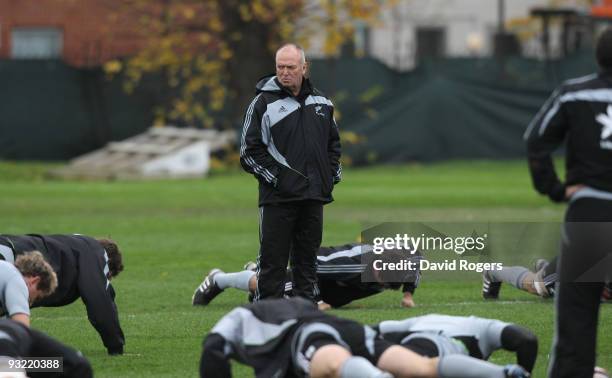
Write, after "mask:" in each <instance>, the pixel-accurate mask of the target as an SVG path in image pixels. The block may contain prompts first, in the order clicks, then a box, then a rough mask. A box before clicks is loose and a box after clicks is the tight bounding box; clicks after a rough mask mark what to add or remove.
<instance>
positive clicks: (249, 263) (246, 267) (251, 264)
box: [242, 261, 257, 272]
mask: <svg viewBox="0 0 612 378" xmlns="http://www.w3.org/2000/svg"><path fill="white" fill-rule="evenodd" d="M242 270H250V271H251V272H254V271H256V270H257V264H255V263H254V262H252V261H247V263H246V264H244V266H243V267H242Z"/></svg>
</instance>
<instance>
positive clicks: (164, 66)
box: [105, 0, 394, 127]
mask: <svg viewBox="0 0 612 378" xmlns="http://www.w3.org/2000/svg"><path fill="white" fill-rule="evenodd" d="M393 4H394V1H393V0H390V1H387V2H385V1H382V0H207V1H204V0H199V1H196V0H156V1H152V0H122V1H121V6H120V7H118V8H117V12H118V13H122V14H124V15H125V14H130V15H137V16H134V17H133V18H134V22H135V23H136V25H137V29H138V31H139V33H140V34H141V35H142V38H144V39H145V41H146V43H145V45H144V47H143V48H142V49H141V50H140V51H139V52H138V53H137V54H136V55H134V56H131V57H129V58H128V59H127V60H125V61H123V62H121V61H117V60H115V61H110V62H107V63H106V65H105V70H106V72H107V73H109V74H115V73H118V72H122V73H123V74H124V77H125V81H124V86H125V88H126V90H128V91H130V90H133V89H134V88H135V87H136V86H137V85H139V84H140V83H141V81H142V79H143V77H144V76H146V75H149V74H157V75H161V76H160V77H162V80H163V85H162V92H163V93H162V96H161V99H162V100H161V101H160V102H161V103H160V104H159V106H158V107H157V108H156V109H155V118H156V123H159V124H163V123H166V122H179V123H180V122H182V123H187V124H191V125H194V124H195V125H204V126H207V127H210V126H215V127H219V126H221V127H231V126H233V125H235V124H236V123H237V122H239V117H240V116H241V114H242V112H243V111H244V107H245V105H246V103H247V101H248V99H249V98H250V97H252V95H253V91H254V84H255V82H256V81H257V79H258V78H259V77H261V76H263V75H265V74H268V73H270V72H273V70H274V51H275V50H276V48H278V46H279V45H280V44H281V43H282V42H285V41H297V42H298V43H301V44H302V45H304V46H305V47H306V48H307V47H308V43H309V42H310V41H311V40H312V38H313V35H315V34H318V35H320V36H322V38H323V42H324V43H323V44H322V46H323V53H324V54H326V55H328V56H333V55H335V54H338V52H339V49H340V47H341V46H342V45H343V44H344V43H345V42H347V41H349V40H351V39H352V38H353V34H354V29H353V28H354V23H355V21H360V22H366V23H372V22H375V21H376V20H377V18H378V16H379V14H380V12H381V11H382V9H383V8H384V7H385V6H390V5H393ZM219 114H224V115H225V116H224V117H223V119H224V120H226V121H225V125H213V124H214V120H215V118H216V119H219V118H220V117H218V115H219ZM215 115H217V117H214V116H215Z"/></svg>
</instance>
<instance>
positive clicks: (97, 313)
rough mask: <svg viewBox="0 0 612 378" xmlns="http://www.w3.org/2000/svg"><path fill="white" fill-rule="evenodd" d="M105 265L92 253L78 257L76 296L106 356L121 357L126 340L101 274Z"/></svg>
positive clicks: (113, 292) (107, 285) (112, 294)
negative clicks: (103, 347) (83, 307)
mask: <svg viewBox="0 0 612 378" xmlns="http://www.w3.org/2000/svg"><path fill="white" fill-rule="evenodd" d="M104 264H105V262H104V261H102V260H101V259H100V258H99V257H98V256H96V255H95V254H93V253H81V254H80V255H79V278H78V281H77V284H78V288H79V294H80V295H81V299H82V300H83V303H85V307H86V308H87V317H88V318H89V321H90V322H91V325H93V326H94V328H95V329H96V331H98V333H99V334H100V337H101V338H102V341H103V343H104V346H105V347H106V349H107V351H108V354H111V355H115V354H123V345H124V344H125V337H124V335H123V331H122V330H121V326H120V325H119V315H118V312H117V305H116V304H115V291H114V289H113V287H112V286H111V284H110V282H109V281H108V279H107V278H106V276H105V274H104Z"/></svg>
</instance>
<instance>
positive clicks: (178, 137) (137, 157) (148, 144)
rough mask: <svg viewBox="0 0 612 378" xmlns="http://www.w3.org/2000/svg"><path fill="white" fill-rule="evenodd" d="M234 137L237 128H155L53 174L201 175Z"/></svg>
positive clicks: (83, 176)
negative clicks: (212, 157) (228, 129)
mask: <svg viewBox="0 0 612 378" xmlns="http://www.w3.org/2000/svg"><path fill="white" fill-rule="evenodd" d="M235 140H236V133H235V132H234V131H217V130H200V129H189V128H176V127H170V126H166V127H152V128H150V129H149V130H148V131H147V132H145V133H143V134H139V135H136V136H134V137H131V138H129V139H126V140H124V141H121V142H111V143H109V144H107V145H106V146H105V147H104V148H101V149H99V150H96V151H93V152H90V153H87V154H85V155H83V156H80V157H77V158H75V159H73V160H71V161H70V163H69V164H68V165H67V166H66V167H63V168H60V169H57V170H55V171H52V172H50V175H51V176H52V177H56V178H80V179H123V178H127V179H148V178H184V177H202V176H205V175H206V173H207V171H208V166H209V155H210V153H211V152H214V151H217V150H220V149H223V148H224V147H226V146H228V145H231V144H233V143H234V142H235ZM190 164H191V167H190Z"/></svg>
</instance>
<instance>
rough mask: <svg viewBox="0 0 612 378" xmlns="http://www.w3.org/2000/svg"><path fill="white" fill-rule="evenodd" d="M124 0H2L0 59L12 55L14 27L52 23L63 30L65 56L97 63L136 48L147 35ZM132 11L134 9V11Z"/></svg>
mask: <svg viewBox="0 0 612 378" xmlns="http://www.w3.org/2000/svg"><path fill="white" fill-rule="evenodd" d="M121 3H125V2H122V1H121V0H0V59H6V58H9V57H10V56H11V45H10V44H11V30H12V29H13V28H16V27H53V28H58V29H60V30H61V31H62V32H63V49H62V57H63V59H64V60H65V61H66V62H67V63H68V64H70V65H73V66H77V67H87V66H96V65H100V64H101V63H103V62H105V61H107V60H109V59H112V58H115V57H121V56H126V55H129V54H131V53H134V52H135V51H137V50H138V49H139V48H140V47H141V46H142V44H143V43H144V39H143V38H142V37H141V36H140V31H139V30H138V27H137V22H136V19H135V17H138V15H134V14H130V12H125V11H122V10H123V9H122V5H121ZM132 13H133V12H132Z"/></svg>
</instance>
